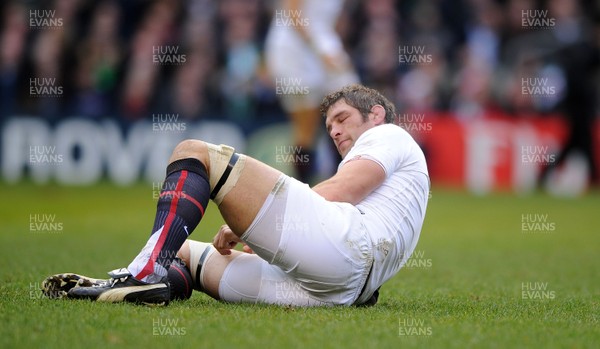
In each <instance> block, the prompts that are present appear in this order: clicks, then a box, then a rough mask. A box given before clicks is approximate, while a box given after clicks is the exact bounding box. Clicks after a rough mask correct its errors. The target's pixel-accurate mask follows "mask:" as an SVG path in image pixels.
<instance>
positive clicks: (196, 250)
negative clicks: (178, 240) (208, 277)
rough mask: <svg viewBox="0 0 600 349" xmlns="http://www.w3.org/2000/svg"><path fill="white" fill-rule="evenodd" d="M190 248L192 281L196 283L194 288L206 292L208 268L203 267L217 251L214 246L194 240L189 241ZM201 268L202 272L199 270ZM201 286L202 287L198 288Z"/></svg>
mask: <svg viewBox="0 0 600 349" xmlns="http://www.w3.org/2000/svg"><path fill="white" fill-rule="evenodd" d="M188 241H189V246H190V272H191V273H192V280H193V281H194V288H195V289H196V290H198V291H203V290H204V283H203V282H202V280H204V273H205V271H206V268H202V265H204V263H205V262H206V261H207V260H208V257H210V255H211V254H213V253H214V252H215V251H216V249H215V248H214V247H213V245H212V244H209V243H206V242H200V241H194V240H188ZM198 268H200V270H198ZM197 285H199V286H200V287H199V288H198V286H197Z"/></svg>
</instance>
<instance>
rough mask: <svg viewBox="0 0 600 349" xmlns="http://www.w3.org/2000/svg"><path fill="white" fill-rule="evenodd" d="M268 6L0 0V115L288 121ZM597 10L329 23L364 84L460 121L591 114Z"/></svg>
mask: <svg viewBox="0 0 600 349" xmlns="http://www.w3.org/2000/svg"><path fill="white" fill-rule="evenodd" d="M324 1H326V0H324ZM277 6H278V4H277V2H275V1H261V0H220V1H217V0H156V1H142V0H107V1H91V0H52V1H3V3H2V4H1V5H0V8H1V11H2V12H1V18H2V20H1V22H0V23H1V31H0V45H1V56H0V92H1V95H0V98H1V100H0V105H1V106H2V107H1V108H0V118H3V119H5V118H7V117H11V116H17V115H36V116H41V117H43V118H46V119H48V120H51V121H52V120H58V119H61V118H65V117H70V116H79V117H84V118H91V119H100V118H107V117H109V118H114V119H116V120H119V121H121V122H123V123H124V124H127V123H129V122H132V121H136V120H141V119H146V120H149V119H150V117H151V115H152V114H153V113H161V112H163V113H177V114H178V115H179V116H180V117H181V118H183V119H186V120H202V119H214V118H218V119H221V120H224V119H226V120H231V121H233V122H236V123H238V124H239V125H240V126H241V127H242V128H243V129H244V130H245V131H246V132H250V131H252V130H253V129H254V128H256V127H260V126H261V125H264V124H268V123H270V122H273V121H279V120H286V116H285V113H284V112H283V111H282V109H281V106H280V105H279V101H278V98H277V96H276V92H275V83H274V81H273V79H272V78H271V77H270V76H269V74H268V69H266V67H265V60H264V42H265V37H266V35H267V31H268V29H269V23H270V21H271V20H272V18H273V13H274V11H276V10H277ZM599 7H600V4H599V3H598V2H593V1H577V0H546V1H533V0H397V1H396V0H368V1H367V0H348V1H346V3H345V5H344V11H343V13H342V16H341V17H340V19H339V22H338V24H337V28H338V31H339V34H340V36H341V38H342V40H343V42H344V45H345V47H346V50H347V52H348V53H349V55H350V57H351V58H352V63H353V64H354V66H355V68H356V70H357V72H358V73H359V76H360V79H361V81H362V83H364V84H366V85H368V86H370V87H374V88H377V89H379V90H380V91H382V92H383V93H384V94H385V95H386V96H387V97H389V98H390V99H392V100H393V101H395V103H396V105H397V107H398V109H399V111H400V112H403V111H412V112H429V111H447V112H450V113H448V114H449V115H453V116H455V117H457V118H461V119H466V120H469V119H472V118H479V117H483V116H484V115H486V113H493V112H495V111H502V112H505V113H507V114H509V115H514V116H523V115H530V114H532V113H534V114H542V115H543V114H547V113H563V114H565V113H566V114H568V112H565V110H568V108H569V104H578V105H579V108H583V109H585V111H584V112H585V113H586V115H594V116H595V115H597V111H598V110H597V107H598V106H597V105H596V103H595V102H596V101H597V100H598V99H599V98H598V96H599V95H598V91H597V88H596V87H597V85H598V81H599V79H598V69H597V68H598V62H599V59H598V49H599V47H600V25H599V22H600V20H599V19H600V17H599V16H598V14H599V13H600V8H599ZM34 10H39V11H40V12H37V13H35V12H34V14H33V15H32V13H31V11H34ZM43 10H53V11H55V12H54V13H53V14H52V15H51V17H48V16H46V17H48V18H50V19H54V20H55V23H54V24H57V23H56V20H57V19H60V25H52V23H51V22H50V24H48V23H46V24H48V25H47V26H45V27H42V28H37V27H35V26H32V22H31V18H32V16H34V17H35V16H38V17H37V18H40V16H41V17H43V12H41V11H43ZM526 11H530V12H526ZM536 11H538V12H536ZM524 19H533V20H534V21H533V22H531V21H530V22H529V23H533V24H532V25H526V23H527V21H525V20H524ZM156 46H161V47H170V48H172V49H177V50H178V51H177V53H178V54H184V55H185V62H184V63H183V64H176V63H175V64H156V62H153V59H152V57H153V48H155V47H156ZM415 48H416V49H417V50H418V49H419V48H422V49H423V52H422V54H425V55H427V57H428V58H429V59H428V60H427V62H426V63H420V64H409V63H402V62H401V61H399V50H400V51H402V50H405V51H404V52H406V50H407V49H408V50H409V51H410V50H414V49H415ZM400 53H401V52H400ZM32 78H53V79H55V80H54V82H53V83H54V84H55V85H57V86H60V87H62V91H61V92H62V94H61V96H59V97H57V98H39V97H37V98H36V97H32V96H31V93H30V86H31V81H30V79H32ZM528 78H533V79H535V78H544V79H546V80H544V81H545V84H546V85H548V86H551V87H552V89H553V91H554V93H552V94H551V95H546V96H544V98H536V96H531V95H527V94H524V93H523V92H522V88H523V86H524V80H523V79H528ZM582 105H583V107H582ZM565 108H566V109H565Z"/></svg>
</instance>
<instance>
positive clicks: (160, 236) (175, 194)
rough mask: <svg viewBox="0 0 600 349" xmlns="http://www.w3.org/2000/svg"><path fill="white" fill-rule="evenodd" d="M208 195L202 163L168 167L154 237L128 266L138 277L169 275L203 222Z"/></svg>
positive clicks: (193, 161)
mask: <svg viewBox="0 0 600 349" xmlns="http://www.w3.org/2000/svg"><path fill="white" fill-rule="evenodd" d="M209 195H210V184H209V180H208V174H207V173H206V167H205V166H204V164H202V162H200V161H199V160H197V159H192V158H186V159H181V160H177V161H174V162H172V163H171V164H169V166H167V176H166V178H165V181H164V183H163V187H162V190H161V193H160V197H159V199H158V204H157V212H156V218H155V220H154V227H153V228H152V234H151V236H150V239H149V241H148V244H147V245H146V247H144V250H142V252H141V253H140V255H138V257H137V258H136V259H135V260H134V261H133V262H132V264H131V265H130V267H129V269H130V271H131V272H132V274H133V275H134V277H135V278H137V279H139V280H141V279H143V278H144V277H146V276H149V275H152V274H155V275H157V276H159V277H163V276H166V275H167V271H168V269H169V266H170V265H171V262H172V261H173V259H174V258H175V256H176V255H177V252H178V251H179V249H180V248H181V245H183V243H184V242H185V240H186V239H187V237H188V236H189V235H190V234H191V233H192V231H193V230H194V229H195V228H196V226H197V225H198V223H200V219H202V216H203V215H204V211H205V209H206V207H207V205H208V199H209ZM150 250H151V253H150V254H149V252H150ZM132 269H134V270H132Z"/></svg>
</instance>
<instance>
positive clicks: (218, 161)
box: [206, 143, 246, 205]
mask: <svg viewBox="0 0 600 349" xmlns="http://www.w3.org/2000/svg"><path fill="white" fill-rule="evenodd" d="M206 145H207V146H208V156H209V160H210V171H209V172H210V175H209V177H210V180H209V182H210V189H211V193H210V198H211V199H212V200H213V201H214V202H215V203H216V204H217V205H220V204H221V202H222V201H223V198H224V197H225V195H227V193H229V191H230V190H231V189H232V188H233V187H235V184H236V183H237V181H238V179H239V178H240V175H241V173H242V169H243V168H244V164H245V160H246V157H245V156H244V155H241V154H236V153H235V149H233V148H232V147H230V146H227V145H223V144H221V145H214V144H211V143H206Z"/></svg>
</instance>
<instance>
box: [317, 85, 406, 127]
mask: <svg viewBox="0 0 600 349" xmlns="http://www.w3.org/2000/svg"><path fill="white" fill-rule="evenodd" d="M340 99H343V100H344V101H345V102H346V103H347V104H348V105H349V106H351V107H354V108H356V109H358V111H359V112H360V113H361V115H362V116H363V118H365V119H366V118H367V117H368V115H369V113H370V112H371V108H373V107H374V106H376V105H381V106H382V107H383V109H384V110H385V123H387V124H390V123H394V121H395V118H396V107H395V106H394V104H393V103H392V102H390V101H389V100H388V99H387V98H385V97H384V96H383V95H382V94H381V93H379V92H378V91H376V90H374V89H372V88H368V87H366V86H363V85H359V84H354V85H348V86H346V87H344V88H342V89H340V90H337V91H335V92H332V93H330V94H328V95H327V96H325V98H323V101H322V102H321V106H320V107H319V111H320V113H321V115H322V116H323V117H324V118H325V117H327V111H328V110H329V108H331V106H332V105H333V104H334V103H336V102H337V101H339V100H340Z"/></svg>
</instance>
